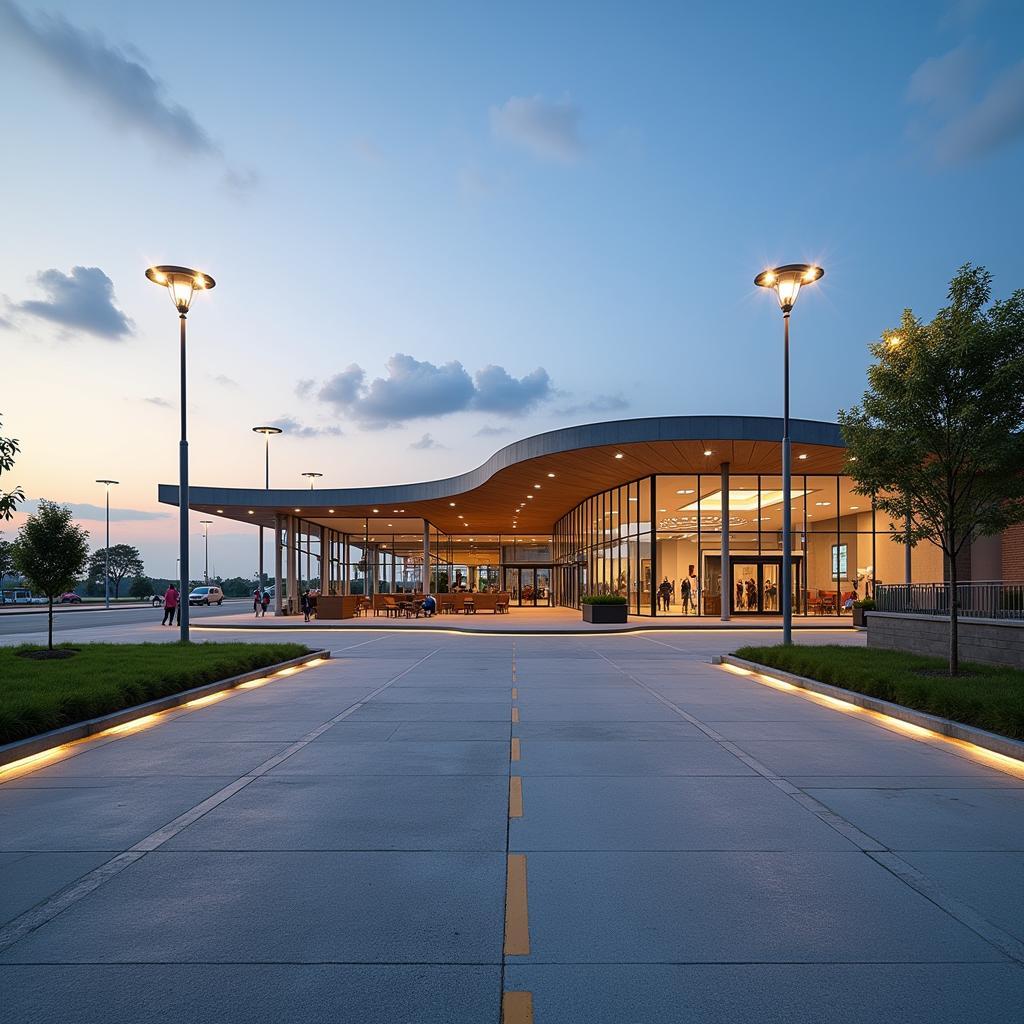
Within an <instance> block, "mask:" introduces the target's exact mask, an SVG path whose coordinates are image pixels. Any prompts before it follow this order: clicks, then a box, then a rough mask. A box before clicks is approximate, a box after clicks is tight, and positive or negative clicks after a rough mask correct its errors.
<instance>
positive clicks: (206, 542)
mask: <svg viewBox="0 0 1024 1024" xmlns="http://www.w3.org/2000/svg"><path fill="white" fill-rule="evenodd" d="M199 523H200V525H201V526H202V528H203V546H204V547H205V551H204V556H205V562H204V563H203V582H204V583H205V584H206V585H207V586H209V585H210V525H211V524H212V523H213V520H212V519H200V520H199Z"/></svg>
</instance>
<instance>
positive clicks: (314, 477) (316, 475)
mask: <svg viewBox="0 0 1024 1024" xmlns="http://www.w3.org/2000/svg"><path fill="white" fill-rule="evenodd" d="M302 475H303V476H305V477H308V478H309V489H310V490H313V484H314V483H316V481H317V480H319V479H320V477H322V476H323V473H303V474H302Z"/></svg>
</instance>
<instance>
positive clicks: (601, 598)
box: [580, 594, 626, 604]
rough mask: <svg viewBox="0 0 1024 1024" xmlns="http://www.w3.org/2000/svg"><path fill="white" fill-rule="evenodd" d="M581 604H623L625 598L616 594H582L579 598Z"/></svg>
mask: <svg viewBox="0 0 1024 1024" xmlns="http://www.w3.org/2000/svg"><path fill="white" fill-rule="evenodd" d="M580 601H581V602H582V603H583V604H625V603H626V599H625V598H624V597H620V596H619V595H618V594H584V595H583V597H581V598H580Z"/></svg>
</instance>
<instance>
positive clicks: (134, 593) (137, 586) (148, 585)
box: [128, 576, 156, 599]
mask: <svg viewBox="0 0 1024 1024" xmlns="http://www.w3.org/2000/svg"><path fill="white" fill-rule="evenodd" d="M128 593H129V596H131V597H141V598H144V599H148V598H150V597H152V596H153V594H155V593H156V591H155V590H154V589H153V581H152V580H151V579H150V578H149V577H148V576H136V577H135V579H133V580H132V588H131V590H130V591H129V592H128Z"/></svg>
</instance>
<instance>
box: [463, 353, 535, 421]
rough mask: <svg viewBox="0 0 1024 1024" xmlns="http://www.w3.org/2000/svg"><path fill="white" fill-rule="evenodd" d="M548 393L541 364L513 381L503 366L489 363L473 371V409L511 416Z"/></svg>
mask: <svg viewBox="0 0 1024 1024" xmlns="http://www.w3.org/2000/svg"><path fill="white" fill-rule="evenodd" d="M550 394H551V378H550V377H549V376H548V371H547V370H545V369H544V368H543V367H541V366H538V367H537V369H536V370H534V371H533V372H532V373H528V374H527V375H526V376H525V377H520V378H519V379H518V380H517V379H516V378H515V377H513V376H512V375H511V374H509V372H508V370H506V369H505V368H504V367H501V366H495V365H494V364H493V363H492V364H491V365H490V366H485V367H484V368H483V369H482V370H478V371H477V373H476V397H475V398H474V399H473V408H475V409H481V410H483V411H484V412H500V413H511V414H513V415H515V414H518V413H521V412H524V411H526V410H528V409H532V408H534V406H536V405H537V404H538V403H539V402H541V401H543V400H544V399H545V398H547V397H548V396H549V395H550Z"/></svg>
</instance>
